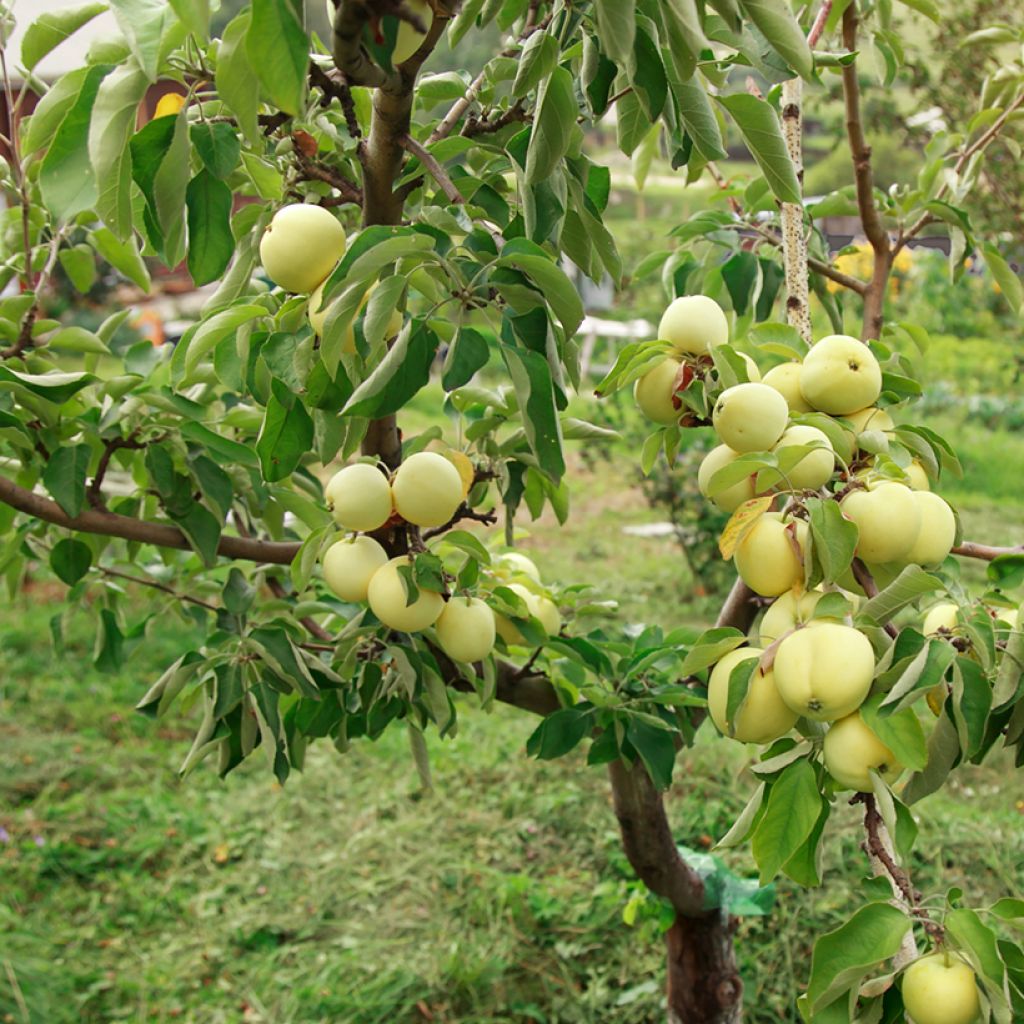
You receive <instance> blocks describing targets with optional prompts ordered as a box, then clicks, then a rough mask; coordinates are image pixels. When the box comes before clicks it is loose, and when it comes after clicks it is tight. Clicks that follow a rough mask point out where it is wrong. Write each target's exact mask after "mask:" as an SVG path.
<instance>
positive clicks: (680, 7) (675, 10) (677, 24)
mask: <svg viewBox="0 0 1024 1024" xmlns="http://www.w3.org/2000/svg"><path fill="white" fill-rule="evenodd" d="M662 11H663V14H664V17H665V20H666V22H668V30H669V35H670V37H671V35H672V33H673V32H678V33H679V37H680V38H681V40H682V41H683V42H684V43H685V45H686V48H687V49H688V50H689V51H690V55H691V56H692V58H693V60H694V61H696V60H698V59H699V58H700V55H701V52H702V51H703V50H705V49H707V48H708V47H709V46H710V43H708V41H707V39H706V38H705V36H704V29H703V28H702V27H701V23H700V13H699V11H698V10H697V4H696V3H694V0H665V3H664V4H662Z"/></svg>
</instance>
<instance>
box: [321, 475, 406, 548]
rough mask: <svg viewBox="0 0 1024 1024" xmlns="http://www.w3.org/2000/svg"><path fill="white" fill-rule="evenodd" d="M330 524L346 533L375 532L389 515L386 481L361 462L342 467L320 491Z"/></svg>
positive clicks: (384, 477) (390, 511)
mask: <svg viewBox="0 0 1024 1024" xmlns="http://www.w3.org/2000/svg"><path fill="white" fill-rule="evenodd" d="M324 497H325V498H326V499H327V507H328V508H329V509H330V510H331V514H332V515H333V516H334V521H335V522H336V523H337V524H338V525H339V526H342V527H344V528H345V529H346V530H357V531H358V532H360V533H368V532H370V531H372V530H379V529H380V528H381V527H382V526H383V525H384V524H385V523H386V522H387V521H388V520H389V519H390V518H391V513H392V511H393V507H392V498H391V486H390V484H388V478H387V477H386V476H385V475H384V474H383V473H382V472H381V471H380V470H379V469H378V468H377V467H376V466H371V465H369V464H368V463H365V462H357V463H356V464H355V465H352V466H346V467H345V468H344V469H340V470H338V472H337V473H335V474H334V476H333V477H331V480H330V483H328V485H327V487H326V488H325V489H324Z"/></svg>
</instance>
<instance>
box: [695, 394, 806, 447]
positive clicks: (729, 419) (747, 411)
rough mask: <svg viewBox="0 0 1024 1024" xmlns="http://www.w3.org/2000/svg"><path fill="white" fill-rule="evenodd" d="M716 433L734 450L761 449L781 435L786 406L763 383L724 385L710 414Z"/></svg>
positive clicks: (772, 443)
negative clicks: (724, 387)
mask: <svg viewBox="0 0 1024 1024" xmlns="http://www.w3.org/2000/svg"><path fill="white" fill-rule="evenodd" d="M712 419H713V421H714V424H715V430H716V431H718V436H719V437H720V438H721V439H722V440H723V441H724V442H725V443H726V444H727V445H728V446H729V447H730V448H732V450H733V451H737V452H764V451H768V450H769V449H770V448H772V447H773V446H774V445H775V443H776V442H777V441H778V440H779V438H780V437H782V434H783V431H784V430H785V429H786V423H787V422H788V420H789V406H788V405H786V400H785V399H784V398H783V397H782V395H780V394H779V393H778V391H776V390H775V389H774V388H770V387H768V385H767V384H736V385H735V386H734V387H731V388H726V389H725V390H724V391H723V392H722V393H721V394H720V395H719V396H718V401H717V402H715V411H714V413H713V414H712Z"/></svg>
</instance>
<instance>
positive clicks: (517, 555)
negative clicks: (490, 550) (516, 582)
mask: <svg viewBox="0 0 1024 1024" xmlns="http://www.w3.org/2000/svg"><path fill="white" fill-rule="evenodd" d="M491 569H492V570H493V571H494V574H495V576H498V577H500V578H506V577H509V576H528V577H529V578H530V579H531V580H535V581H536V582H537V583H540V569H538V568H537V563H536V562H534V560H533V559H532V558H527V557H526V555H524V554H522V553H521V552H519V551H505V552H502V554H500V555H495V557H494V559H493V560H492V562H491Z"/></svg>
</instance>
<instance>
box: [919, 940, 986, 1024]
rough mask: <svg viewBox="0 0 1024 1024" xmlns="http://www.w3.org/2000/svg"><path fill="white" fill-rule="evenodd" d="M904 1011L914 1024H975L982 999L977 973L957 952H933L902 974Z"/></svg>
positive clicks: (979, 1013)
mask: <svg viewBox="0 0 1024 1024" xmlns="http://www.w3.org/2000/svg"><path fill="white" fill-rule="evenodd" d="M903 1008H904V1009H905V1010H906V1011H907V1015H908V1016H909V1017H910V1019H911V1020H912V1021H913V1024H974V1022H975V1021H977V1020H978V1018H979V1017H980V1016H981V1000H980V999H979V997H978V982H977V979H976V978H975V976H974V971H972V970H971V968H970V967H969V966H968V965H967V964H966V963H964V961H963V960H961V959H960V957H958V956H956V954H954V953H949V952H944V953H931V954H930V955H928V956H923V957H921V958H920V959H919V960H915V961H914V962H913V963H912V964H911V965H910V966H909V967H908V968H907V969H906V971H905V972H904V973H903Z"/></svg>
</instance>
